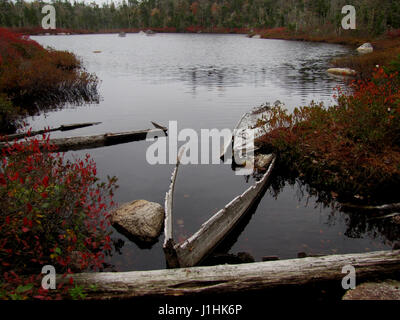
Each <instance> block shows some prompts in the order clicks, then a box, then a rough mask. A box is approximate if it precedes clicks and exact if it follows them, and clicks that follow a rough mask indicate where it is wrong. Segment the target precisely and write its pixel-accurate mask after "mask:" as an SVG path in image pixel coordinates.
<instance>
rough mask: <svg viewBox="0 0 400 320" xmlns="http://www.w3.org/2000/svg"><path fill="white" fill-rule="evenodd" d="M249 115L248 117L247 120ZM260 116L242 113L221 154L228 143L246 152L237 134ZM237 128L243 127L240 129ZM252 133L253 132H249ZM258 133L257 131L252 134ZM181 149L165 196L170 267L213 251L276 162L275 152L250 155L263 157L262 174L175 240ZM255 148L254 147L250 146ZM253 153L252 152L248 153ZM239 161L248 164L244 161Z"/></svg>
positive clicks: (248, 206)
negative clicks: (187, 234) (192, 230)
mask: <svg viewBox="0 0 400 320" xmlns="http://www.w3.org/2000/svg"><path fill="white" fill-rule="evenodd" d="M249 119H251V120H249ZM257 119H259V115H256V116H253V114H250V113H247V114H245V115H244V116H243V117H242V118H241V120H240V121H239V123H238V125H237V126H236V129H235V133H234V136H233V137H232V140H230V141H229V143H228V144H226V145H225V146H224V150H223V154H222V156H226V153H227V149H229V145H233V152H234V153H235V152H243V151H244V152H247V151H248V150H247V149H248V145H247V144H241V143H236V140H240V141H242V139H237V138H238V137H239V135H245V134H247V130H248V125H249V124H250V123H251V122H253V123H255V122H254V121H256V120H257ZM240 128H246V129H244V130H239V129H240ZM250 130H257V131H260V130H262V129H259V128H254V127H253V128H251V129H250ZM260 132H261V131H260ZM252 134H254V132H252ZM255 136H257V133H256V134H255ZM183 151H184V149H183V148H182V149H181V150H180V153H179V155H178V159H177V162H176V167H175V170H174V171H173V173H172V177H171V184H170V187H169V190H168V192H167V193H166V196H165V223H164V234H165V240H164V244H163V249H164V253H165V257H166V261H167V266H168V267H169V268H179V267H192V266H195V265H198V264H199V263H201V262H202V261H203V260H204V259H205V258H206V257H207V256H208V255H210V253H212V251H213V250H214V249H215V248H216V247H217V246H218V245H219V244H220V243H221V242H222V241H223V240H224V239H225V238H226V236H227V235H228V234H229V233H230V232H231V231H232V230H233V229H234V228H235V226H236V225H237V224H238V222H239V221H240V220H241V218H242V217H243V216H244V215H245V214H246V213H247V212H248V211H249V210H250V209H251V208H252V207H253V205H254V204H255V203H256V202H257V200H259V198H260V196H261V195H262V194H263V191H264V189H265V187H266V185H267V184H268V182H269V180H270V176H271V173H272V170H273V168H274V165H275V161H276V156H275V155H273V154H269V155H261V154H260V155H258V156H256V157H255V159H254V158H253V160H257V158H259V157H260V156H261V157H262V159H263V161H262V162H263V167H264V168H265V173H264V174H263V176H262V178H261V179H260V180H258V181H257V182H256V183H255V184H254V185H252V186H251V187H249V188H248V189H247V190H245V191H244V192H243V193H242V194H241V195H239V196H237V197H235V198H234V199H233V200H232V201H231V202H229V203H228V204H227V205H226V206H225V207H224V208H223V209H221V210H219V211H218V212H217V213H215V214H214V215H213V216H212V217H211V218H210V219H208V220H207V221H206V222H205V223H204V224H203V225H202V226H201V227H200V229H199V230H198V231H197V232H196V233H194V234H193V235H192V236H191V237H190V238H188V239H187V240H185V241H183V242H180V243H175V241H174V239H173V228H172V226H173V223H172V221H173V214H172V208H173V193H174V188H175V181H176V175H177V172H178V167H179V164H180V157H181V155H182V153H183ZM250 151H251V152H254V149H253V150H250ZM251 157H254V154H253V155H252V156H251ZM242 165H244V166H246V167H247V163H243V164H242ZM250 172H253V167H252V168H250Z"/></svg>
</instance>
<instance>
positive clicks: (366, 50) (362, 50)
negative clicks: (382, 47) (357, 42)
mask: <svg viewBox="0 0 400 320" xmlns="http://www.w3.org/2000/svg"><path fill="white" fill-rule="evenodd" d="M357 51H358V52H359V53H362V54H365V53H371V52H373V51H374V47H373V46H372V44H370V43H368V42H367V43H364V44H363V45H362V46H360V47H358V48H357Z"/></svg>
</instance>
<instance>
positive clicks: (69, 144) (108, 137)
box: [0, 125, 168, 152]
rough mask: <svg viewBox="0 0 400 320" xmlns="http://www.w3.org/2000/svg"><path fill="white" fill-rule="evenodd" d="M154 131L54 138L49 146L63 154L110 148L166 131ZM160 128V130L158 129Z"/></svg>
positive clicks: (1, 146) (163, 128)
mask: <svg viewBox="0 0 400 320" xmlns="http://www.w3.org/2000/svg"><path fill="white" fill-rule="evenodd" d="M158 126H159V128H156V129H145V130H138V131H128V132H118V133H106V134H99V135H93V136H84V137H72V138H56V139H50V144H52V145H55V146H56V147H57V151H60V152H65V151H69V150H82V149H93V148H99V147H104V146H112V145H116V144H121V143H127V142H132V141H140V140H145V139H146V137H147V135H148V134H152V135H157V134H163V135H165V132H166V131H167V130H168V129H167V128H165V127H162V126H160V125H158ZM160 128H162V129H160ZM6 146H7V144H6V143H1V144H0V150H1V149H3V148H5V147H6Z"/></svg>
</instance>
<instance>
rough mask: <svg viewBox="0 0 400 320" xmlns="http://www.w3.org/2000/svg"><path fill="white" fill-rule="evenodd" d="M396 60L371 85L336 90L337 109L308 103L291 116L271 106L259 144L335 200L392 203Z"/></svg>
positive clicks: (398, 113) (399, 162)
mask: <svg viewBox="0 0 400 320" xmlns="http://www.w3.org/2000/svg"><path fill="white" fill-rule="evenodd" d="M399 67H400V56H399V58H398V59H397V60H396V61H393V62H392V63H391V64H389V65H388V67H386V68H382V67H380V68H376V69H375V70H374V72H373V76H372V79H371V80H358V81H354V82H353V83H352V90H351V92H342V91H341V90H340V88H338V94H337V97H336V98H337V104H336V105H334V106H331V107H328V108H326V107H324V106H323V105H322V104H315V103H312V104H311V105H310V106H306V107H302V108H297V109H295V111H294V112H293V113H292V114H289V113H288V112H287V111H286V110H284V109H282V108H280V107H273V108H272V109H271V111H270V113H269V117H268V119H265V121H266V122H268V123H269V125H270V127H271V131H269V132H268V133H267V134H266V135H265V136H263V137H262V138H261V139H260V141H259V142H260V143H261V144H262V145H263V146H264V147H266V148H269V149H271V148H272V149H273V150H274V151H276V152H278V153H279V154H280V156H281V158H282V160H283V163H285V165H286V166H287V168H288V170H291V171H292V172H296V174H298V175H299V176H300V177H303V178H304V179H305V180H307V182H309V183H310V184H311V185H314V186H316V187H318V188H320V189H323V190H327V191H329V192H331V193H332V195H334V196H335V197H336V196H337V195H339V197H341V198H347V199H348V198H351V199H353V200H354V197H356V198H358V199H363V200H365V201H368V202H374V201H376V200H377V199H381V200H386V201H390V200H392V199H394V198H398V194H397V190H398V189H397V188H398V187H399V185H400V78H399V73H398V71H400V68H399Z"/></svg>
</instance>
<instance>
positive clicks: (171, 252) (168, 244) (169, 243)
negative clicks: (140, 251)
mask: <svg viewBox="0 0 400 320" xmlns="http://www.w3.org/2000/svg"><path fill="white" fill-rule="evenodd" d="M184 150H185V147H182V148H181V149H180V150H179V154H178V156H177V159H176V166H175V169H174V171H173V172H172V176H171V184H170V186H169V189H168V191H167V193H166V194H165V220H164V235H165V239H164V244H163V249H164V254H165V258H166V261H167V265H168V267H170V268H177V267H179V264H178V260H177V257H176V251H175V249H174V246H175V242H174V239H173V227H172V226H173V218H172V207H173V202H174V190H175V181H176V176H177V174H178V167H179V164H180V161H181V157H182V154H183V152H184Z"/></svg>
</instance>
